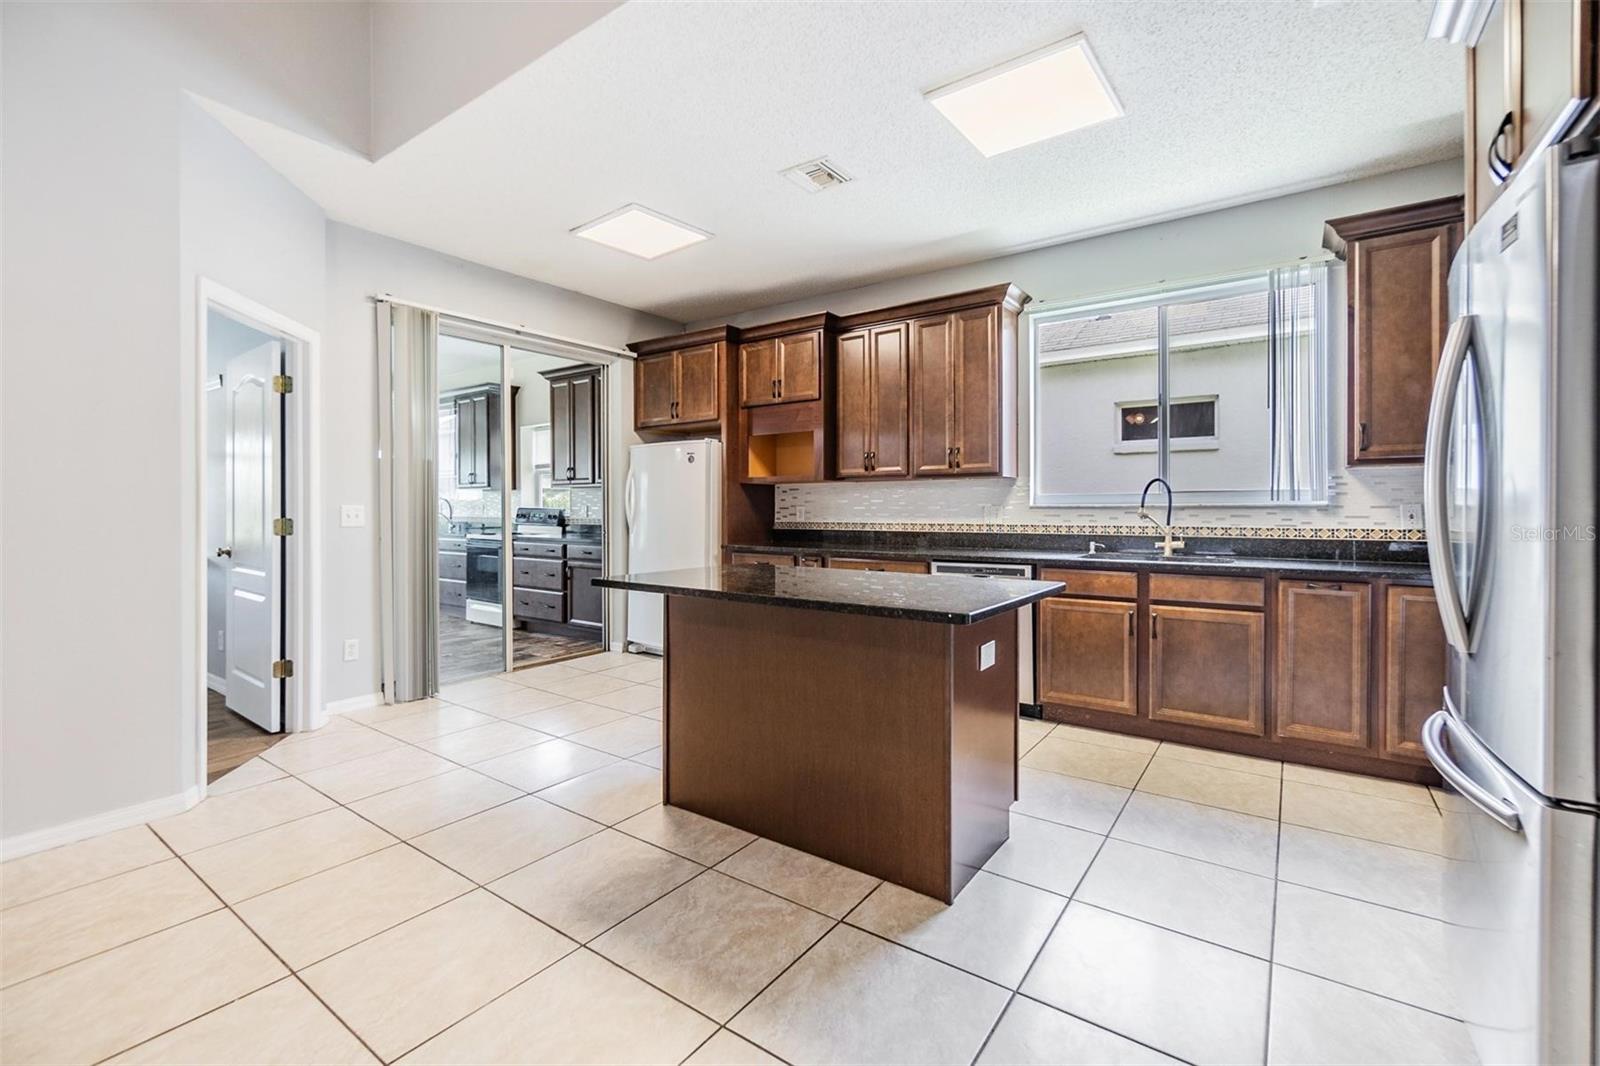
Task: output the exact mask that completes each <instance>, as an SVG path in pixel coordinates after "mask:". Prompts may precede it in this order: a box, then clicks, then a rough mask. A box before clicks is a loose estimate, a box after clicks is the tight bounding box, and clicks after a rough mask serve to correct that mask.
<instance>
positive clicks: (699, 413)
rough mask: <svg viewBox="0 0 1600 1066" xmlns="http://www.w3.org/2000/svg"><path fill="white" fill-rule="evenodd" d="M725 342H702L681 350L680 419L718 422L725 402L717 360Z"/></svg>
mask: <svg viewBox="0 0 1600 1066" xmlns="http://www.w3.org/2000/svg"><path fill="white" fill-rule="evenodd" d="M721 356H722V345H720V344H701V345H699V346H697V347H694V348H684V349H683V350H682V351H680V352H678V397H677V398H678V414H677V418H676V421H678V422H715V421H716V420H717V415H718V413H719V409H720V407H721V404H720V403H719V400H718V397H719V396H720V395H721V390H719V389H718V388H717V380H718V378H719V377H720V375H719V374H718V373H717V362H718V360H719V359H720V358H721Z"/></svg>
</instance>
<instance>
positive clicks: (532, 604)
mask: <svg viewBox="0 0 1600 1066" xmlns="http://www.w3.org/2000/svg"><path fill="white" fill-rule="evenodd" d="M558 580H559V579H558ZM565 606H566V597H565V596H563V595H562V594H561V593H559V592H541V591H539V590H537V589H512V590H511V613H512V617H515V618H537V619H540V620H542V621H546V622H564V621H566V611H565Z"/></svg>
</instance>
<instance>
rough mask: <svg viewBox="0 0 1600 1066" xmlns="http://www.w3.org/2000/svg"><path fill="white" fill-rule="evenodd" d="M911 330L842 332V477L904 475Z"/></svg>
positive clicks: (898, 325) (901, 326)
mask: <svg viewBox="0 0 1600 1066" xmlns="http://www.w3.org/2000/svg"><path fill="white" fill-rule="evenodd" d="M910 338H911V328H910V325H909V324H908V323H905V322H891V323H888V324H886V325H882V326H872V327H869V328H867V329H862V330H857V331H853V332H850V333H845V334H841V335H840V337H839V340H838V346H839V356H838V363H839V370H838V406H837V416H836V421H837V426H838V429H837V436H838V473H839V476H840V477H849V478H871V477H905V476H906V474H907V473H908V472H909V466H908V461H909V460H908V455H907V452H908V448H907V439H906V434H907V414H908V410H907V402H908V388H909V367H910Z"/></svg>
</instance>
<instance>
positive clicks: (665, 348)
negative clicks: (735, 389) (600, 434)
mask: <svg viewBox="0 0 1600 1066" xmlns="http://www.w3.org/2000/svg"><path fill="white" fill-rule="evenodd" d="M735 336H736V335H735V333H734V331H733V330H732V329H731V328H729V327H726V326H723V327H719V328H717V329H709V330H702V331H701V332H699V333H690V334H684V335H682V336H679V337H665V338H661V339H658V340H653V341H639V342H636V343H633V344H630V345H629V346H628V347H630V348H632V349H633V351H634V353H635V358H634V363H633V424H634V428H635V429H704V428H708V427H710V426H711V425H714V424H717V423H718V422H719V421H720V418H721V414H722V374H723V371H722V362H723V358H724V356H725V354H726V353H727V352H728V351H729V346H730V345H731V344H733V343H734V340H735Z"/></svg>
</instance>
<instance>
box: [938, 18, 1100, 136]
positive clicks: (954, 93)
mask: <svg viewBox="0 0 1600 1066" xmlns="http://www.w3.org/2000/svg"><path fill="white" fill-rule="evenodd" d="M926 96H927V100H928V102H929V103H930V104H932V105H933V106H934V107H936V108H938V109H939V113H940V114H942V115H944V117H945V118H947V119H949V120H950V122H951V124H953V125H954V126H955V128H956V129H958V130H960V131H961V134H962V136H964V137H966V139H967V140H969V141H971V142H972V143H973V145H974V146H976V147H977V149H978V151H980V152H982V153H983V154H984V155H986V156H996V155H999V154H1000V153H1001V152H1009V151H1011V150H1012V149H1013V148H1021V147H1023V146H1024V145H1028V144H1034V143H1036V142H1038V141H1043V140H1047V139H1048V138H1051V137H1059V136H1061V134H1063V133H1070V132H1072V131H1073V130H1078V129H1082V128H1083V127H1085V126H1092V125H1094V124H1095V123H1097V122H1104V121H1105V120H1106V119H1108V118H1116V117H1117V116H1119V115H1121V114H1122V105H1121V104H1120V103H1118V102H1117V97H1116V94H1115V93H1113V92H1112V91H1111V86H1110V85H1108V84H1107V83H1106V76H1105V74H1104V72H1102V71H1101V70H1100V64H1098V63H1096V62H1095V60H1094V54H1093V53H1091V52H1090V51H1089V42H1088V41H1086V40H1084V38H1083V35H1082V34H1081V33H1080V34H1076V35H1074V36H1072V37H1068V38H1067V39H1066V40H1064V41H1057V42H1056V43H1055V44H1051V45H1046V46H1045V47H1043V48H1041V49H1039V50H1038V51H1035V52H1029V53H1028V54H1027V55H1025V56H1019V57H1018V58H1016V59H1013V60H1012V61H1011V62H1009V63H1002V64H1001V65H1000V66H998V67H991V68H990V69H988V70H985V71H982V72H981V73H978V74H974V75H972V76H971V77H968V78H962V79H961V80H960V81H955V82H951V83H950V84H949V85H945V86H942V87H940V88H938V89H934V90H933V91H932V92H929V93H927V94H926Z"/></svg>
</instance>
